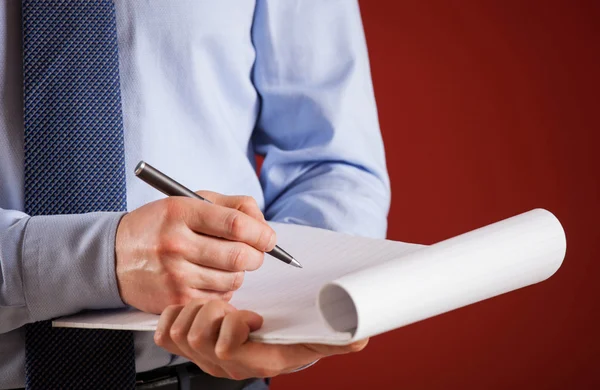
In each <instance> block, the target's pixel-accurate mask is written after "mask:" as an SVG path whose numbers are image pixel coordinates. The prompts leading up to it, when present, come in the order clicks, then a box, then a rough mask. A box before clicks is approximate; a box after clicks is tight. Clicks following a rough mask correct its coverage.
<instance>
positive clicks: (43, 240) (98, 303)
mask: <svg viewBox="0 0 600 390" xmlns="http://www.w3.org/2000/svg"><path fill="white" fill-rule="evenodd" d="M124 214H125V213H124V212H97V213H88V214H77V215H49V216H35V217H31V218H30V219H29V221H28V223H27V226H26V228H25V235H24V238H23V249H22V257H21V261H22V270H23V285H24V291H25V300H26V303H27V307H28V309H29V315H30V317H31V319H32V320H33V321H43V320H49V319H52V318H55V317H59V316H63V315H68V314H73V313H76V312H78V311H81V310H84V309H108V308H118V307H124V306H126V305H125V304H124V303H123V301H122V300H121V297H120V295H119V290H118V286H117V279H116V273H115V236H116V231H117V226H118V224H119V221H120V220H121V217H122V216H123V215H124Z"/></svg>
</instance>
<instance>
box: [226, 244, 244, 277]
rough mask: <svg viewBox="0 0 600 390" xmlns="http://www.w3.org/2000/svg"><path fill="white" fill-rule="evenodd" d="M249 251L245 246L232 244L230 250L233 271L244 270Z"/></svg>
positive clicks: (230, 262) (230, 265)
mask: <svg viewBox="0 0 600 390" xmlns="http://www.w3.org/2000/svg"><path fill="white" fill-rule="evenodd" d="M246 258H247V253H246V251H245V250H244V249H243V247H241V246H239V245H232V246H231V249H230V250H229V269H231V270H232V271H243V270H244V266H245V263H246V262H245V260H246Z"/></svg>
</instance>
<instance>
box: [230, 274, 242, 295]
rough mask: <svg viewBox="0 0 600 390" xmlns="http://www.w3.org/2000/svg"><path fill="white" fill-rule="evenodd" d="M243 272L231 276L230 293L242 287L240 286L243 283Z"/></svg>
mask: <svg viewBox="0 0 600 390" xmlns="http://www.w3.org/2000/svg"><path fill="white" fill-rule="evenodd" d="M244 274H245V273H244V272H243V271H241V272H236V273H234V274H233V280H232V281H231V288H230V290H231V291H235V290H237V289H239V288H240V287H242V284H243V283H244Z"/></svg>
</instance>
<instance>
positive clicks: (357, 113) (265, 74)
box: [252, 0, 391, 238]
mask: <svg viewBox="0 0 600 390" xmlns="http://www.w3.org/2000/svg"><path fill="white" fill-rule="evenodd" d="M290 3H293V4H290ZM291 20H293V23H290V21H291ZM252 38H253V43H254V45H255V48H256V56H257V57H256V63H255V67H254V73H253V80H254V83H255V86H256V89H257V90H258V92H259V94H260V97H261V111H260V114H259V115H260V116H259V120H258V123H257V129H256V131H255V134H254V136H253V142H254V146H255V150H256V151H257V152H258V153H259V154H261V155H264V161H263V165H262V168H261V172H260V180H261V184H262V186H263V190H264V194H265V215H266V217H267V219H268V220H272V221H280V222H286V223H297V224H304V225H311V226H317V227H321V228H326V229H331V230H336V231H341V232H346V233H349V234H356V235H363V236H370V237H378V238H383V237H385V235H386V229H387V213H388V210H389V205H390V196H391V194H390V185H389V178H388V173H387V169H386V164H385V155H384V147H383V142H382V138H381V133H380V130H379V123H378V119H377V111H376V106H375V99H374V94H373V87H372V83H371V77H370V69H369V60H368V54H367V48H366V43H365V37H364V33H363V28H362V21H361V17H360V11H359V7H358V4H357V2H356V1H349V0H338V1H323V0H315V1H306V0H302V1H293V2H292V1H278V0H259V1H258V3H257V9H256V14H255V23H254V28H253V31H252Z"/></svg>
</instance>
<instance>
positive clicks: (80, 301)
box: [0, 0, 390, 388]
mask: <svg viewBox="0 0 600 390" xmlns="http://www.w3.org/2000/svg"><path fill="white" fill-rule="evenodd" d="M20 4H21V2H20V1H13V0H0V96H2V100H1V101H0V351H1V352H0V388H10V387H21V386H23V385H24V331H23V325H24V324H26V323H29V322H33V321H39V320H46V319H50V318H54V317H57V316H62V315H66V314H71V313H74V312H77V311H79V310H82V309H93V308H112V307H121V306H123V302H122V301H121V299H120V297H119V293H118V290H117V285H116V280H115V270H114V261H115V259H114V237H115V232H116V228H117V225H118V222H119V219H120V217H121V216H122V214H121V213H90V214H82V215H55V216H38V217H29V216H28V215H26V214H24V213H23V212H22V210H23V108H22V70H21V31H20V24H21V15H20ZM116 6H117V7H116V9H117V27H118V44H119V56H120V76H121V91H122V102H123V103H122V104H123V117H124V128H125V155H126V169H127V198H128V199H127V200H128V210H132V209H135V208H138V207H140V206H142V205H143V204H145V203H147V202H150V201H153V200H156V199H159V198H161V197H163V195H162V194H160V193H159V192H157V191H155V190H154V189H152V188H150V187H149V186H148V185H147V184H145V183H143V182H142V181H141V180H139V179H137V178H135V176H134V175H133V169H134V167H135V165H136V164H137V162H138V161H140V160H145V161H147V162H149V163H150V164H152V165H154V166H156V167H158V168H159V169H161V170H162V171H164V172H165V173H168V174H169V175H171V176H173V177H174V178H175V179H176V180H178V181H180V182H182V183H185V185H187V186H189V187H190V188H192V189H208V190H212V191H217V192H221V193H224V194H245V195H250V196H253V197H254V198H255V199H256V200H257V202H258V204H259V206H260V207H261V209H262V210H263V211H264V213H265V216H266V218H267V219H268V220H271V221H278V222H287V223H296V224H304V225H312V226H318V227H322V228H326V229H331V230H336V231H343V232H347V233H350V234H356V235H362V236H370V237H380V238H383V237H385V234H386V228H387V223H386V222H387V213H388V209H389V204H390V187H389V179H388V174H387V170H386V164H385V156H384V148H383V143H382V139H381V134H380V131H379V125H378V119H377V111H376V106H375V99H374V95H373V88H372V83H371V78H370V70H369V61H368V55H367V49H366V44H365V39H364V34H363V29H362V23H361V18H360V12H359V7H358V4H357V2H356V1H355V0H328V1H324V0H285V1H282V0H256V1H249V0H248V1H236V0H219V1H208V0H207V1H200V0H178V1H174V0H169V1H152V2H146V1H116ZM255 154H260V155H264V163H263V165H262V169H261V172H260V176H257V175H256V173H255V170H256V163H255V159H254V156H255ZM152 336H153V334H152V333H151V332H139V333H136V336H135V341H136V367H137V370H138V371H146V370H150V369H153V368H156V367H160V366H164V365H168V364H175V363H178V362H181V361H182V358H179V357H175V356H172V355H171V354H169V353H167V352H166V351H164V350H162V349H160V348H159V347H157V346H156V345H155V344H154V343H153V341H152Z"/></svg>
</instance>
